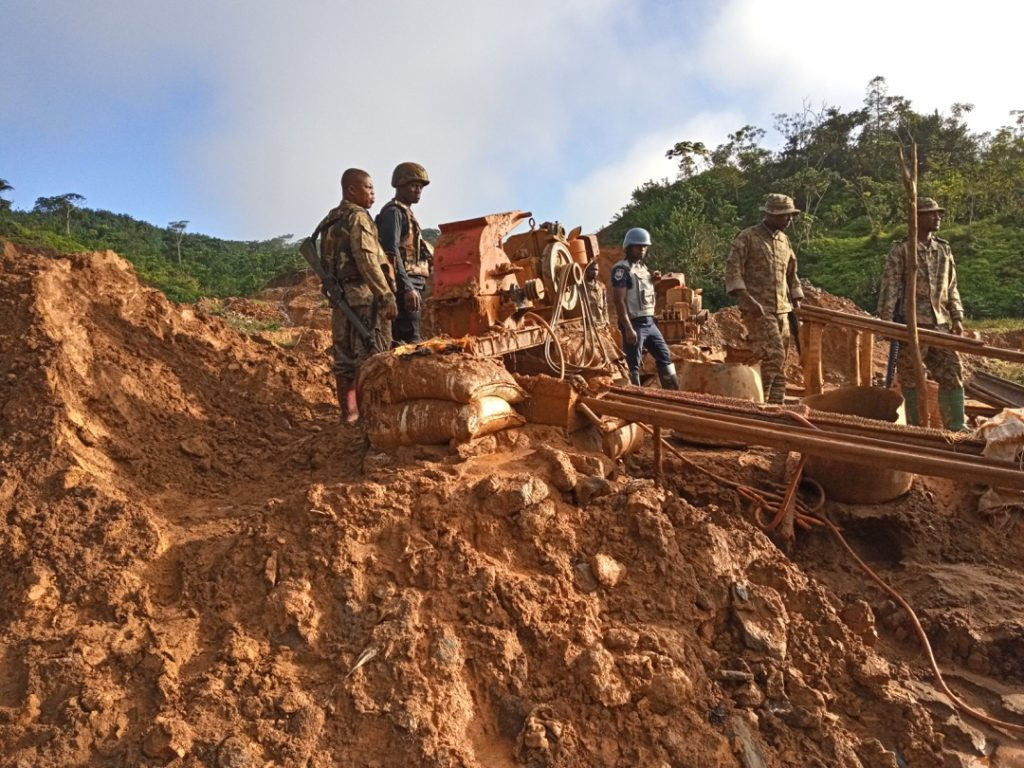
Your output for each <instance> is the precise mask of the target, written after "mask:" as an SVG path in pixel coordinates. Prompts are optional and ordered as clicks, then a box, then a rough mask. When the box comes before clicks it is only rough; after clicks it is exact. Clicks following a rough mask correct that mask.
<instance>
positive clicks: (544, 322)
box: [428, 211, 615, 374]
mask: <svg viewBox="0 0 1024 768" xmlns="http://www.w3.org/2000/svg"><path fill="white" fill-rule="evenodd" d="M530 216H531V214H530V213H528V212H524V211H508V212H505V213H496V214H491V215H488V216H481V217H479V218H476V219H468V220H466V221H456V222H451V223H448V224H442V225H441V226H440V230H441V236H440V237H439V238H438V241H437V243H436V245H435V248H434V285H433V292H432V295H431V297H430V299H429V301H428V312H429V313H430V314H431V317H432V318H433V325H434V329H435V331H436V332H437V333H439V334H444V335H447V336H451V337H453V338H461V337H487V338H486V339H484V338H481V339H480V341H481V342H483V343H480V344H476V345H475V346H476V347H477V348H480V349H489V350H492V351H493V353H494V354H508V353H511V352H516V351H519V350H523V349H529V348H532V347H543V352H544V358H545V360H546V361H547V364H548V367H549V368H551V369H553V370H554V371H556V372H558V373H561V374H564V373H565V372H566V371H567V370H580V369H588V368H596V367H605V368H607V367H609V366H611V365H612V364H613V358H614V357H615V354H614V345H611V344H610V339H608V340H606V341H605V342H603V341H602V340H601V339H600V338H599V337H600V336H601V334H602V333H604V334H605V335H607V332H606V331H605V330H604V329H602V328H600V327H598V323H597V320H596V313H595V310H594V308H593V307H592V306H591V304H590V298H589V296H588V293H587V291H586V290H584V287H583V286H584V283H583V270H584V267H585V266H586V264H587V263H588V262H589V261H590V260H592V259H594V258H596V257H597V255H598V246H597V238H596V236H594V235H581V234H580V230H579V228H577V229H575V230H573V231H572V232H570V233H569V234H568V235H567V234H566V232H565V230H564V229H563V228H562V227H561V225H559V224H558V223H557V222H545V223H543V224H540V225H539V226H538V225H537V224H536V222H534V220H533V219H532V218H530ZM525 219H529V222H530V229H529V231H527V232H523V233H520V234H516V235H511V236H509V233H510V232H511V231H512V230H513V229H515V228H516V226H518V225H519V224H520V223H522V221H523V220H525ZM606 342H608V343H606Z"/></svg>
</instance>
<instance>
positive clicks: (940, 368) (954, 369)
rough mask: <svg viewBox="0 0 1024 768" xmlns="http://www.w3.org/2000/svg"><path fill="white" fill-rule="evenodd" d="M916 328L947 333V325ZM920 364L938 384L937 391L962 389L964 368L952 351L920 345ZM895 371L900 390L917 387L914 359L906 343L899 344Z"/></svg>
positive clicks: (958, 356)
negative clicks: (922, 364)
mask: <svg viewBox="0 0 1024 768" xmlns="http://www.w3.org/2000/svg"><path fill="white" fill-rule="evenodd" d="M918 327H919V328H928V329H930V330H935V331H944V332H946V333H948V332H949V326H948V325H929V326H925V325H921V326H918ZM921 362H922V363H924V367H925V369H926V370H927V371H928V373H929V374H931V377H932V378H933V379H935V381H936V383H938V385H939V389H963V388H964V367H963V364H962V363H961V362H960V355H958V354H957V353H956V352H954V351H953V350H951V349H943V348H941V347H926V346H924V345H923V344H922V345H921ZM896 370H897V373H898V378H899V382H900V388H901V389H914V388H915V387H916V386H917V377H915V376H914V358H913V357H912V356H911V354H910V345H909V344H908V343H907V342H900V353H899V357H898V358H897V359H896Z"/></svg>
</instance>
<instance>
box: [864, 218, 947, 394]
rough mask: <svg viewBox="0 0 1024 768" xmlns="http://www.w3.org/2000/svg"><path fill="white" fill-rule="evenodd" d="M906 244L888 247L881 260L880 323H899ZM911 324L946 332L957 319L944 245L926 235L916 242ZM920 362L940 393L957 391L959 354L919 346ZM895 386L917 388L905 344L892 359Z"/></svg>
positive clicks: (911, 362)
mask: <svg viewBox="0 0 1024 768" xmlns="http://www.w3.org/2000/svg"><path fill="white" fill-rule="evenodd" d="M906 247H907V241H906V240H905V239H904V240H902V241H901V242H898V243H895V244H893V247H892V249H891V250H890V251H889V257H888V258H887V259H886V261H885V271H884V272H883V273H882V284H881V287H880V289H879V292H878V316H879V317H880V318H882V319H883V320H896V321H897V322H901V323H902V322H904V317H903V314H904V313H903V312H902V308H901V307H899V306H898V305H900V304H902V299H903V293H904V286H903V282H904V276H903V275H904V262H905V253H906ZM916 295H917V326H918V328H926V329H933V330H938V331H946V332H948V331H949V330H950V326H951V324H952V322H953V321H954V320H961V321H962V320H963V317H964V307H963V304H962V303H961V301H960V290H959V288H957V282H956V264H955V263H954V261H953V253H952V251H951V250H950V248H949V243H948V242H947V241H946V240H943V239H942V238H941V237H934V236H933V237H930V238H929V239H928V241H927V242H924V243H918V244H917V294H916ZM921 362H923V363H924V365H925V367H926V368H927V369H928V372H929V373H930V374H931V376H932V378H933V379H935V381H936V382H938V384H939V387H940V388H941V389H946V390H949V389H961V388H963V385H964V378H963V377H964V372H963V365H962V364H961V362H960V356H959V355H958V354H957V353H956V352H954V351H953V350H951V349H942V348H938V347H926V346H922V347H921ZM897 369H898V372H899V382H900V387H901V388H902V389H903V390H907V389H913V388H914V387H916V386H917V381H916V379H915V377H914V361H913V358H912V357H911V354H910V345H909V344H901V345H900V352H899V358H898V361H897Z"/></svg>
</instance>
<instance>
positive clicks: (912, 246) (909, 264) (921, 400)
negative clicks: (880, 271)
mask: <svg viewBox="0 0 1024 768" xmlns="http://www.w3.org/2000/svg"><path fill="white" fill-rule="evenodd" d="M910 163H911V167H909V168H908V167H907V159H906V157H905V156H904V154H903V146H902V145H900V165H901V166H902V168H903V188H904V189H905V190H906V191H907V247H906V248H904V264H903V281H904V283H903V286H904V287H903V314H904V315H905V316H906V318H907V333H908V335H909V337H910V338H909V341H908V343H909V344H910V354H911V356H912V357H913V360H914V378H915V379H916V381H917V422H918V424H920V425H921V426H922V427H927V426H930V424H929V419H928V382H927V380H926V379H925V374H924V363H922V362H921V341H920V339H919V338H918V336H917V142H916V141H912V142H911V144H910Z"/></svg>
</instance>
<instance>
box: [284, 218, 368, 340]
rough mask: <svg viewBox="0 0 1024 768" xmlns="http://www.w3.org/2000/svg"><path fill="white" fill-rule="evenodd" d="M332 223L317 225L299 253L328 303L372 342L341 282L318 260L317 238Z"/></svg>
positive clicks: (357, 331) (303, 242)
mask: <svg viewBox="0 0 1024 768" xmlns="http://www.w3.org/2000/svg"><path fill="white" fill-rule="evenodd" d="M333 223H334V222H333V221H325V222H323V223H322V224H321V225H320V226H319V227H317V228H316V229H315V230H314V231H313V234H312V235H310V236H309V237H307V238H306V239H305V240H303V241H302V245H300V246H299V253H301V254H302V257H303V258H304V259H305V260H306V261H308V262H309V266H310V267H311V268H312V269H313V272H314V274H316V276H317V277H319V278H320V287H321V290H323V293H324V296H326V297H327V301H328V303H329V304H330V305H331V306H332V307H336V308H337V309H340V310H341V311H342V312H343V313H344V314H345V317H347V318H348V321H349V322H350V323H351V324H352V327H353V328H355V329H356V333H358V334H359V336H360V337H361V338H362V339H363V341H365V342H366V343H367V344H372V343H373V336H372V335H371V334H370V329H369V328H367V327H366V326H365V325H364V324H363V321H362V320H360V319H359V315H357V314H356V313H355V312H353V311H352V307H350V306H349V305H348V302H347V301H345V291H344V289H343V288H342V287H341V284H340V283H339V282H338V280H337V278H336V277H334V275H329V274H327V272H326V271H325V270H324V265H323V264H322V263H321V261H320V250H319V248H317V244H316V241H317V238H318V237H319V236H320V232H321V231H322V230H324V229H327V227H329V226H330V225H331V224H333Z"/></svg>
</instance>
